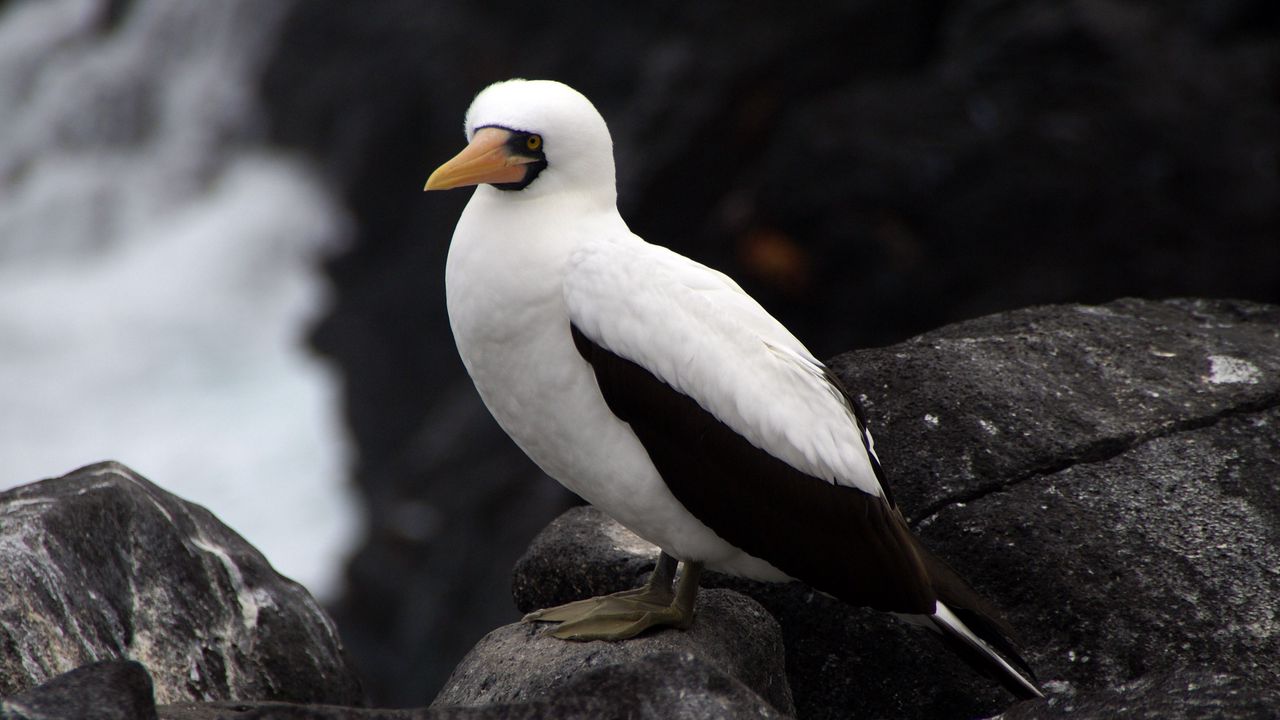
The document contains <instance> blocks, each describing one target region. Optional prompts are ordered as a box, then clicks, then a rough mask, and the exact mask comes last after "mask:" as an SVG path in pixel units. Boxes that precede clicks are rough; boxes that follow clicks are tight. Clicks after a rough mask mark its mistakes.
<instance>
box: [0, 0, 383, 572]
mask: <svg viewBox="0 0 1280 720" xmlns="http://www.w3.org/2000/svg"><path fill="white" fill-rule="evenodd" d="M104 7H105V3H104V2H100V1H99V0H36V1H35V2H30V3H18V4H16V5H11V6H10V7H9V9H8V10H7V11H6V12H5V13H3V14H0V488H4V487H11V486H14V485H18V484H22V483H27V482H31V481H34V480H37V479H40V478H44V477H50V476H55V475H59V474H62V473H64V472H66V471H68V470H71V469H74V468H75V467H78V466H80V465H83V464H87V463H90V462H94V461H98V460H104V459H108V458H110V459H116V460H120V461H122V462H124V463H125V464H127V465H129V466H131V467H133V468H134V469H135V470H137V471H139V472H140V473H142V474H143V475H146V476H147V477H149V478H150V479H151V480H153V481H154V482H156V483H157V484H159V485H161V486H163V487H165V488H167V489H169V490H170V491H172V492H175V493H177V494H178V495H180V496H182V497H184V498H186V499H188V500H192V501H195V502H198V503H200V504H202V505H205V506H206V507H208V508H209V509H210V510H212V511H213V512H215V513H216V514H217V515H218V516H219V518H221V519H222V520H223V521H224V522H226V523H227V524H228V525H230V526H232V527H233V528H235V529H236V530H237V531H238V532H240V533H241V534H242V535H244V536H245V538H246V539H248V540H249V541H250V542H251V543H253V544H254V545H255V546H257V547H258V548H259V549H260V550H261V551H262V552H263V553H265V554H266V556H267V557H268V559H269V560H271V562H272V564H273V565H274V566H275V567H276V568H277V569H278V570H280V571H281V572H282V573H284V574H285V575H288V576H290V577H293V578H294V579H296V580H298V581H300V582H302V583H304V584H305V585H307V586H308V587H309V588H310V589H311V590H312V591H313V592H315V593H317V594H318V595H320V596H322V597H324V596H328V595H330V594H331V593H332V592H333V591H334V590H335V589H336V587H337V583H338V578H339V574H340V567H341V561H342V560H343V557H344V555H345V553H346V552H347V551H348V549H349V548H350V547H351V545H352V544H353V542H354V539H355V536H356V534H357V533H358V530H359V527H358V526H359V516H358V514H357V512H356V510H355V508H356V507H357V502H356V501H355V499H354V498H353V497H351V496H350V493H349V491H348V488H347V469H348V463H349V458H350V453H351V450H350V448H349V444H348V440H347V438H346V436H345V431H344V429H343V427H342V424H341V418H340V408H339V398H338V385H337V377H336V376H335V374H334V373H333V372H332V371H331V369H329V368H328V367H326V366H325V365H324V364H323V363H322V362H321V361H320V360H319V359H318V358H317V357H316V356H314V355H313V354H311V353H310V352H309V351H308V350H307V348H306V346H305V342H304V338H305V334H306V332H307V330H308V328H309V327H310V326H311V325H312V323H313V322H314V320H315V318H316V317H317V315H318V314H319V313H320V312H321V311H322V310H323V308H324V304H325V302H326V293H327V288H326V286H325V284H324V281H323V279H322V277H321V275H320V274H319V272H318V263H319V261H320V259H321V258H323V257H324V256H325V255H326V254H327V253H330V252H332V251H333V250H334V249H336V248H337V247H339V246H340V245H341V243H342V242H343V241H344V239H345V238H346V237H347V227H346V218H345V216H344V214H343V212H342V209H341V208H340V207H339V206H338V205H337V203H336V202H335V201H334V200H333V199H332V197H331V196H330V195H329V194H328V192H327V191H326V190H325V189H324V188H323V186H322V185H321V184H320V183H319V181H318V180H317V178H316V175H315V174H314V173H313V172H312V171H311V170H310V169H309V168H308V167H307V166H306V165H305V164H304V163H303V162H302V161H300V160H299V159H296V158H290V157H287V156H284V155H282V154H281V153H279V152H278V151H275V150H273V149H271V148H269V147H267V146H265V145H264V144H263V143H262V142H261V141H260V140H259V137H260V133H261V127H260V119H259V118H258V116H257V112H256V100H255V98H254V96H253V88H254V85H255V83H256V79H255V76H254V74H255V73H256V72H258V71H259V69H260V65H261V63H262V60H263V57H264V54H265V52H266V50H267V49H268V44H269V43H270V41H271V40H272V39H273V37H274V36H273V33H274V32H275V28H276V27H277V20H278V19H279V17H280V16H281V10H282V9H284V8H285V7H286V5H285V4H284V3H283V2H276V1H271V0H218V2H205V0H151V1H148V2H140V3H138V4H137V6H136V7H135V8H134V9H133V10H131V11H130V13H129V15H128V17H127V18H126V19H125V21H124V22H123V24H122V25H121V26H119V27H117V28H115V29H114V30H113V31H111V32H108V33H104V32H103V31H101V30H100V29H97V28H98V23H99V19H100V18H101V17H102V13H103V9H104Z"/></svg>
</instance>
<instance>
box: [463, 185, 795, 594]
mask: <svg viewBox="0 0 1280 720" xmlns="http://www.w3.org/2000/svg"><path fill="white" fill-rule="evenodd" d="M496 192H498V191H496V190H492V189H490V188H483V187H482V188H479V189H478V190H477V192H476V195H475V196H474V197H473V198H472V200H471V202H470V203H469V204H468V206H467V209H466V211H464V213H463V216H462V218H461V219H460V220H459V223H458V228H457V230H456V231H455V233H454V237H453V241H452V244H451V245H450V249H449V258H448V262H447V264H446V268H445V292H446V300H447V304H448V310H449V322H450V325H451V326H452V328H453V333H454V338H455V340H456V342H457V345H458V352H459V354H460V355H461V356H462V361H463V364H464V365H465V366H466V368H467V372H468V373H470V375H471V378H472V380H473V381H474V382H475V386H476V389H477V390H478V391H479V393H480V396H481V398H482V399H483V400H484V403H485V405H486V406H487V407H488V409H489V411H490V412H491V413H492V414H493V416H494V418H495V419H496V420H497V421H498V424H499V425H500V426H502V429H503V430H505V431H506V432H507V434H508V435H510V436H511V438H512V440H514V441H515V442H516V444H517V445H519V446H520V449H521V450H523V451H524V452H525V453H526V454H527V455H528V456H529V457H530V458H531V459H532V460H533V461H534V462H535V463H537V465H538V466H539V467H540V468H542V470H543V471H544V472H546V473H547V474H548V475H550V476H551V477H553V478H555V479H556V480H558V481H559V482H560V483H561V484H563V485H564V486H565V487H567V488H568V489H569V490H571V491H573V492H574V493H576V494H577V495H579V496H581V497H582V498H583V499H585V500H586V501H588V502H590V503H591V504H592V505H595V506H596V507H598V508H600V509H601V510H603V511H604V512H606V513H608V514H609V515H610V516H611V517H613V518H614V519H615V520H617V521H618V522H620V523H622V524H623V525H624V526H626V527H627V528H628V529H630V530H631V531H632V532H635V533H636V534H637V535H639V536H640V537H642V538H644V539H646V540H648V541H649V542H652V543H654V544H655V545H658V546H659V547H661V548H663V549H664V550H666V551H667V552H669V553H671V554H672V555H674V556H675V557H677V558H680V559H689V560H702V561H704V562H707V563H708V564H709V565H710V566H712V567H716V568H717V569H722V570H726V571H729V572H736V573H737V574H744V575H749V576H752V577H759V578H761V579H783V578H785V577H786V576H785V575H783V574H782V573H780V572H778V571H777V570H776V569H773V568H772V566H769V565H768V564H767V563H764V562H763V561H759V560H756V559H754V558H750V557H749V556H745V555H743V554H742V553H741V552H740V551H738V550H737V549H736V548H733V547H732V546H730V545H728V544H727V543H725V542H724V541H723V540H721V539H720V538H719V537H718V536H716V535H715V534H714V533H713V532H711V530H710V529H708V528H707V527H706V526H705V525H704V524H702V523H701V522H700V521H698V520H697V519H696V518H694V517H693V516H692V515H690V514H689V512H688V511H687V510H685V509H684V507H683V506H682V505H681V504H680V503H679V502H678V501H677V500H676V499H675V497H674V496H672V494H671V492H670V491H669V490H668V489H667V487H666V484H665V483H663V481H662V479H661V477H660V476H659V475H658V472H657V470H656V469H655V468H654V466H653V464H652V462H650V460H649V456H648V453H647V452H646V451H645V449H644V447H643V446H642V445H641V444H640V441H639V440H638V439H637V438H636V436H635V434H634V433H633V432H631V429H630V427H629V426H628V425H627V424H626V423H623V422H622V421H620V420H618V419H617V418H616V417H615V416H614V415H613V413H612V412H610V411H609V408H608V406H607V405H606V404H605V401H604V398H603V397H602V396H601V395H600V391H599V388H598V386H597V384H596V380H595V376H594V374H593V373H592V371H591V369H590V366H589V365H588V364H587V363H586V361H585V360H583V359H582V357H581V356H580V355H579V354H578V352H577V350H576V348H575V347H574V345H573V340H572V337H571V335H570V330H569V317H568V313H567V310H566V306H565V301H564V292H563V287H562V280H563V277H564V268H565V265H566V264H567V262H568V258H569V256H570V255H571V254H572V252H573V249H574V247H575V246H577V245H578V244H580V242H579V239H581V238H588V237H597V236H600V235H602V234H609V233H618V234H629V231H628V230H627V228H626V226H625V224H624V223H623V222H622V220H621V218H620V217H618V215H617V213H616V210H615V211H613V212H612V213H584V212H581V211H580V209H575V211H574V212H568V211H567V209H566V211H564V212H556V211H555V210H554V209H548V208H546V207H541V208H537V209H536V212H534V208H528V210H529V213H528V215H525V213H522V212H521V210H523V209H524V208H522V207H521V203H496V202H491V201H490V200H491V199H490V198H488V197H487V196H488V195H489V194H490V193H496ZM526 217H537V218H540V219H541V220H539V221H538V222H527V221H526ZM547 217H575V218H577V222H575V223H574V224H573V226H571V227H569V226H564V225H560V226H556V225H554V224H551V223H547V222H546V220H545V218H547Z"/></svg>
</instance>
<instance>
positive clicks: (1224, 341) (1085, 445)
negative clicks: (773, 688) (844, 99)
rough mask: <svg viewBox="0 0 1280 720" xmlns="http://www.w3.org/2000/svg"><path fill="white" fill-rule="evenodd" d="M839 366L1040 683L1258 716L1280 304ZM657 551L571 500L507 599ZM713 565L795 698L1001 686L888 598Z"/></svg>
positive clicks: (939, 335)
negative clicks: (887, 604) (779, 655)
mask: <svg viewBox="0 0 1280 720" xmlns="http://www.w3.org/2000/svg"><path fill="white" fill-rule="evenodd" d="M832 365H833V368H834V369H835V370H836V371H837V372H838V374H840V376H841V377H842V379H843V380H844V381H845V383H846V384H847V385H848V386H849V387H850V388H852V389H854V393H855V394H856V395H859V396H861V398H862V400H863V402H864V403H865V405H866V406H867V411H868V416H869V419H870V422H871V425H872V428H873V430H874V431H875V432H876V437H877V448H878V453H879V455H880V457H881V459H882V460H883V462H884V463H885V467H886V471H887V473H888V476H889V482H890V484H891V485H892V486H893V488H894V491H895V492H896V494H897V496H898V499H899V502H900V503H901V504H902V505H903V506H904V509H905V510H906V511H907V513H908V514H909V515H912V516H914V517H916V518H917V521H916V526H917V530H918V532H919V533H920V535H921V537H922V538H923V539H924V540H925V542H926V544H928V545H929V546H930V547H932V548H933V549H934V550H935V551H937V552H938V553H939V554H940V555H942V556H944V557H946V558H947V559H948V560H950V561H951V562H952V563H953V564H955V565H956V566H957V567H959V568H961V569H962V572H963V574H964V575H966V576H967V577H968V578H969V580H970V581H971V582H972V583H973V584H974V586H975V587H976V588H977V589H978V590H979V591H980V592H983V593H984V594H986V595H988V596H989V597H990V598H991V599H992V600H994V601H995V602H996V604H997V605H998V606H1000V607H1003V608H1004V609H1005V610H1006V612H1007V614H1008V616H1009V619H1010V620H1011V621H1012V623H1013V625H1014V627H1015V628H1017V630H1018V631H1019V632H1020V635H1021V636H1022V638H1021V639H1022V642H1023V645H1024V650H1025V653H1024V654H1025V655H1026V657H1027V659H1028V660H1029V661H1030V662H1031V664H1032V665H1033V666H1034V667H1036V668H1037V670H1038V672H1039V674H1040V677H1041V679H1042V680H1043V681H1045V687H1046V689H1047V690H1049V691H1050V692H1051V693H1054V694H1057V695H1061V696H1063V697H1066V698H1070V697H1072V696H1073V695H1074V694H1076V693H1093V692H1103V691H1111V689H1113V688H1119V689H1118V690H1115V692H1117V693H1120V694H1121V695H1123V693H1124V692H1125V691H1124V688H1125V687H1130V686H1129V685H1125V684H1126V683H1132V682H1134V681H1138V680H1144V679H1147V678H1150V677H1157V678H1160V677H1167V676H1170V674H1176V673H1180V672H1189V673H1199V674H1206V673H1207V674H1208V675H1211V676H1214V677H1217V676H1224V677H1225V678H1226V679H1224V680H1222V682H1221V683H1219V685H1222V686H1223V687H1227V688H1235V689H1234V690H1231V691H1230V692H1227V691H1223V692H1221V693H1218V692H1216V691H1215V692H1213V693H1210V695H1209V696H1206V697H1212V698H1217V699H1218V700H1221V701H1222V702H1228V701H1229V700H1230V698H1236V700H1238V701H1239V702H1238V703H1236V705H1233V707H1237V706H1238V708H1240V709H1241V712H1247V709H1248V708H1250V707H1253V705H1252V704H1251V703H1253V702H1254V700H1255V699H1256V697H1257V696H1256V694H1255V693H1252V692H1251V691H1250V690H1249V688H1259V687H1280V621H1278V620H1277V615H1276V610H1275V608H1277V607H1280V486H1277V484H1276V483H1277V478H1278V477H1280V472H1278V470H1280V461H1278V460H1277V458H1280V432H1277V430H1276V428H1277V427H1280V308H1276V307H1272V306H1262V305H1256V304H1249V303H1235V302H1184V301H1171V302H1164V303H1155V302H1142V301H1121V302H1116V303H1112V304H1110V305H1105V306H1100V307H1082V306H1061V307H1046V308H1035V309H1030V310H1026V311H1018V312H1013V313H1008V314H1004V315H997V316H992V317H988V318H982V319H980V320H975V321H973V322H970V323H962V324H960V325H957V326H952V327H948V328H943V329H942V330H940V331H938V332H936V333H929V334H926V335H923V336H921V337H919V338H915V339H913V340H911V341H909V342H907V343H903V344H901V345H897V346H894V347H890V348H885V349H881V350H872V351H862V352H857V353H851V354H847V355H843V356H841V357H839V358H837V359H836V360H835V361H834V362H833V363H832ZM922 506H923V507H922ZM655 555H656V550H655V549H653V548H651V547H646V546H645V545H644V544H643V543H641V542H639V541H638V540H637V539H636V538H634V537H633V536H631V535H630V534H629V533H627V532H626V531H625V530H623V529H622V528H621V527H619V526H617V525H616V524H614V523H612V521H609V520H607V519H606V518H604V517H603V516H602V515H601V514H600V513H598V512H597V511H595V510H591V509H576V510H573V511H570V512H569V513H566V514H565V515H564V516H562V517H561V519H560V520H558V521H556V522H555V523H553V524H552V525H551V526H550V527H549V528H548V529H547V530H546V531H545V532H544V534H543V535H542V536H541V537H539V539H538V540H537V541H535V543H534V544H533V546H532V547H531V548H530V552H529V554H528V555H527V556H526V557H525V558H524V559H522V561H521V562H520V564H519V565H518V566H517V570H516V578H515V581H514V586H515V594H516V602H517V605H519V606H520V608H521V609H522V610H529V609H532V608H534V607H538V606H544V605H550V604H555V603H559V602H564V601H566V600H569V599H574V598H576V597H583V596H588V595H591V594H596V593H602V592H611V591H614V590H617V589H620V588H623V587H629V586H634V585H636V584H637V583H638V581H639V580H641V579H642V578H643V576H644V572H645V571H646V568H647V566H648V565H650V564H651V563H652V561H653V558H654V556H655ZM706 584H709V585H727V586H730V587H734V588H738V589H741V590H743V591H744V592H747V593H749V594H751V595H752V596H753V597H755V598H756V599H757V600H759V601H760V602H761V604H763V605H764V606H765V607H766V608H768V609H769V610H770V612H772V613H774V615H775V616H776V617H777V618H778V620H779V623H780V624H781V625H782V631H783V637H784V640H785V643H786V647H787V670H788V675H789V678H790V682H791V688H792V691H793V693H794V697H795V703H796V708H797V713H798V716H800V717H805V718H818V717H833V718H834V717H846V716H850V715H854V716H868V717H895V718H903V717H906V718H910V717H919V718H941V717H957V718H962V717H974V716H978V715H982V714H988V715H989V714H993V713H995V712H997V711H999V710H1000V709H1001V708H1002V707H1004V706H1006V705H1008V704H1009V703H1010V702H1011V698H1009V697H1008V696H1007V695H1004V694H1002V692H1001V691H999V690H996V689H994V688H992V687H990V683H988V682H987V681H985V680H984V679H982V678H980V677H978V676H976V675H973V674H972V673H968V672H967V671H966V670H965V669H964V667H963V666H962V665H961V664H960V663H959V661H958V660H956V659H955V658H953V657H951V656H950V655H949V654H948V653H947V652H946V650H944V649H943V648H942V647H941V646H940V645H938V644H935V643H933V642H932V641H931V639H930V638H928V637H924V636H923V634H920V633H914V632H911V631H910V630H909V629H907V628H905V627H901V626H898V625H896V624H894V623H893V621H891V620H889V619H888V618H887V617H885V616H881V615H878V614H876V613H872V612H869V611H866V610H863V609H859V608H850V607H847V606H844V605H842V604H840V603H838V602H835V601H832V600H830V599H828V598H825V597H824V596H822V595H818V594H815V593H813V592H811V591H809V590H807V589H806V588H804V587H803V586H800V585H765V584H759V583H748V582H743V581H740V580H735V579H732V578H724V577H721V576H714V575H713V576H711V577H709V578H708V580H707V583H706ZM1151 682H1157V684H1159V683H1162V682H1163V681H1151ZM1175 686H1176V683H1175V684H1174V685H1169V684H1168V683H1165V684H1163V685H1160V687H1164V688H1166V689H1169V688H1174V687H1175ZM1132 687H1134V688H1138V687H1146V686H1145V685H1142V686H1140V685H1134V686H1132ZM1198 687H1204V686H1203V684H1202V685H1200V686H1198ZM1133 692H1137V691H1133ZM1154 692H1155V691H1152V692H1146V691H1143V692H1142V693H1138V694H1136V695H1133V697H1134V698H1139V699H1144V702H1145V701H1147V700H1151V701H1152V702H1154V700H1153V698H1154V697H1155V696H1156V694H1153V693H1154ZM1169 692H1173V690H1169ZM1188 692H1191V691H1188ZM1114 697H1116V698H1119V697H1120V695H1116V696H1114ZM1060 700H1061V698H1060ZM1218 700H1213V702H1217V701H1218ZM1169 702H1173V701H1172V700H1170V701H1169ZM1206 702H1209V700H1206ZM1059 704H1060V703H1059ZM1054 707H1057V705H1055V706H1054ZM1152 707H1162V705H1158V704H1157V705H1153V706H1152ZM1242 716H1243V715H1242Z"/></svg>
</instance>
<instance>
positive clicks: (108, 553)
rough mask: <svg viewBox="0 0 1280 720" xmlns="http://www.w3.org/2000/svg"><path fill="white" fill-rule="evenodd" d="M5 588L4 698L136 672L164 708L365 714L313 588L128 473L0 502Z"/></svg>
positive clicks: (72, 479)
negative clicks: (314, 707)
mask: <svg viewBox="0 0 1280 720" xmlns="http://www.w3.org/2000/svg"><path fill="white" fill-rule="evenodd" d="M0 586H3V587H4V588H5V592H4V593H3V594H2V595H0V695H9V694H13V693H18V692H22V691H24V690H27V689H28V688H31V687H33V686H36V685H39V684H41V683H44V682H46V681H48V680H49V679H50V678H52V677H54V676H56V675H59V674H61V673H63V672H65V671H68V670H71V669H73V668H76V667H79V666H81V665H85V664H88V663H91V662H94V661H98V660H103V659H109V658H121V659H126V658H127V659H131V660H137V661H138V662H140V663H142V664H144V665H145V666H146V667H147V669H148V670H149V671H150V673H151V676H152V679H153V680H154V683H155V696H156V698H157V699H158V700H159V701H160V702H166V703H169V702H179V701H187V700H231V699H236V700H288V701H299V702H332V703H349V704H355V703H359V702H361V701H362V700H363V697H362V693H361V690H360V684H359V681H358V679H357V677H356V675H355V673H354V672H353V670H352V669H351V668H350V667H349V666H348V664H347V660H346V658H345V654H344V652H343V650H342V645H341V643H340V642H339V640H338V636H337V634H336V632H335V630H334V627H333V624H332V623H331V621H330V620H329V618H328V617H327V616H326V615H325V613H324V611H323V610H321V608H320V607H319V605H317V604H316V602H315V600H314V599H313V598H312V597H311V596H310V594H308V593H307V591H306V590H305V589H304V588H303V587H302V586H300V585H298V584H297V583H294V582H292V581H291V580H289V579H287V578H284V577H282V576H280V575H279V574H277V573H276V572H275V571H274V570H272V569H271V566H270V565H269V564H268V563H267V561H266V559H265V558H263V557H262V555H261V554H260V553H259V552H258V551H257V550H255V549H254V548H253V547H252V546H250V545H249V544H248V543H246V542H245V541H244V539H243V538H241V537H240V536H239V535H236V534H235V532H233V531H232V530H230V529H229V528H227V527H226V526H225V525H223V524H222V523H221V522H219V521H218V520H217V518H215V517H214V516H213V515H212V514H211V513H209V512H208V511H207V510H205V509H204V508H202V507H199V506H198V505H194V504H192V503H188V502H186V501H184V500H182V499H180V498H178V497H176V496H174V495H172V494H170V493H168V492H165V491H164V490H162V489H161V488H159V487H157V486H155V485H153V484H152V483H150V482H149V481H147V480H146V479H144V478H142V477H141V476H139V475H138V474H136V473H134V472H133V471H131V470H129V469H128V468H127V467H125V466H123V465H120V464H118V463H113V462H107V463H100V464H97V465H91V466H89V467H85V468H82V469H80V470H76V471H75V472H72V473H70V474H68V475H66V476H64V477H61V478H57V479H53V480H45V481H42V482H38V483H34V484H31V485H26V486H23V487H19V488H15V489H13V490H9V491H6V492H4V493H0Z"/></svg>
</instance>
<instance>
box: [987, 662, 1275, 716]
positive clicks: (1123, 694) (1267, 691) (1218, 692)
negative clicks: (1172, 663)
mask: <svg viewBox="0 0 1280 720" xmlns="http://www.w3.org/2000/svg"><path fill="white" fill-rule="evenodd" d="M1277 708H1280V688H1277V687H1276V686H1275V685H1261V684H1254V683H1249V682H1248V681H1246V680H1243V679H1241V678H1239V677H1233V676H1231V675H1224V674H1211V673H1205V672H1186V671H1183V672H1178V673H1174V674H1172V675H1166V676H1154V677H1145V678H1142V679H1140V680H1134V681H1132V682H1127V683H1124V684H1123V685H1121V686H1119V687H1117V688H1113V689H1110V690H1100V691H1096V692H1086V693H1080V694H1074V693H1073V694H1069V695H1065V696H1056V697H1052V698H1050V699H1049V700H1048V701H1047V702H1041V703H1024V704H1022V705H1019V706H1017V707H1015V708H1012V709H1010V710H1009V712H1007V713H1005V714H1003V715H1002V716H1000V720H1059V719H1061V720H1113V719H1114V718H1126V719H1129V718H1132V720H1200V719H1201V718H1214V720H1272V719H1273V718H1275V717H1276V711H1277Z"/></svg>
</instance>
